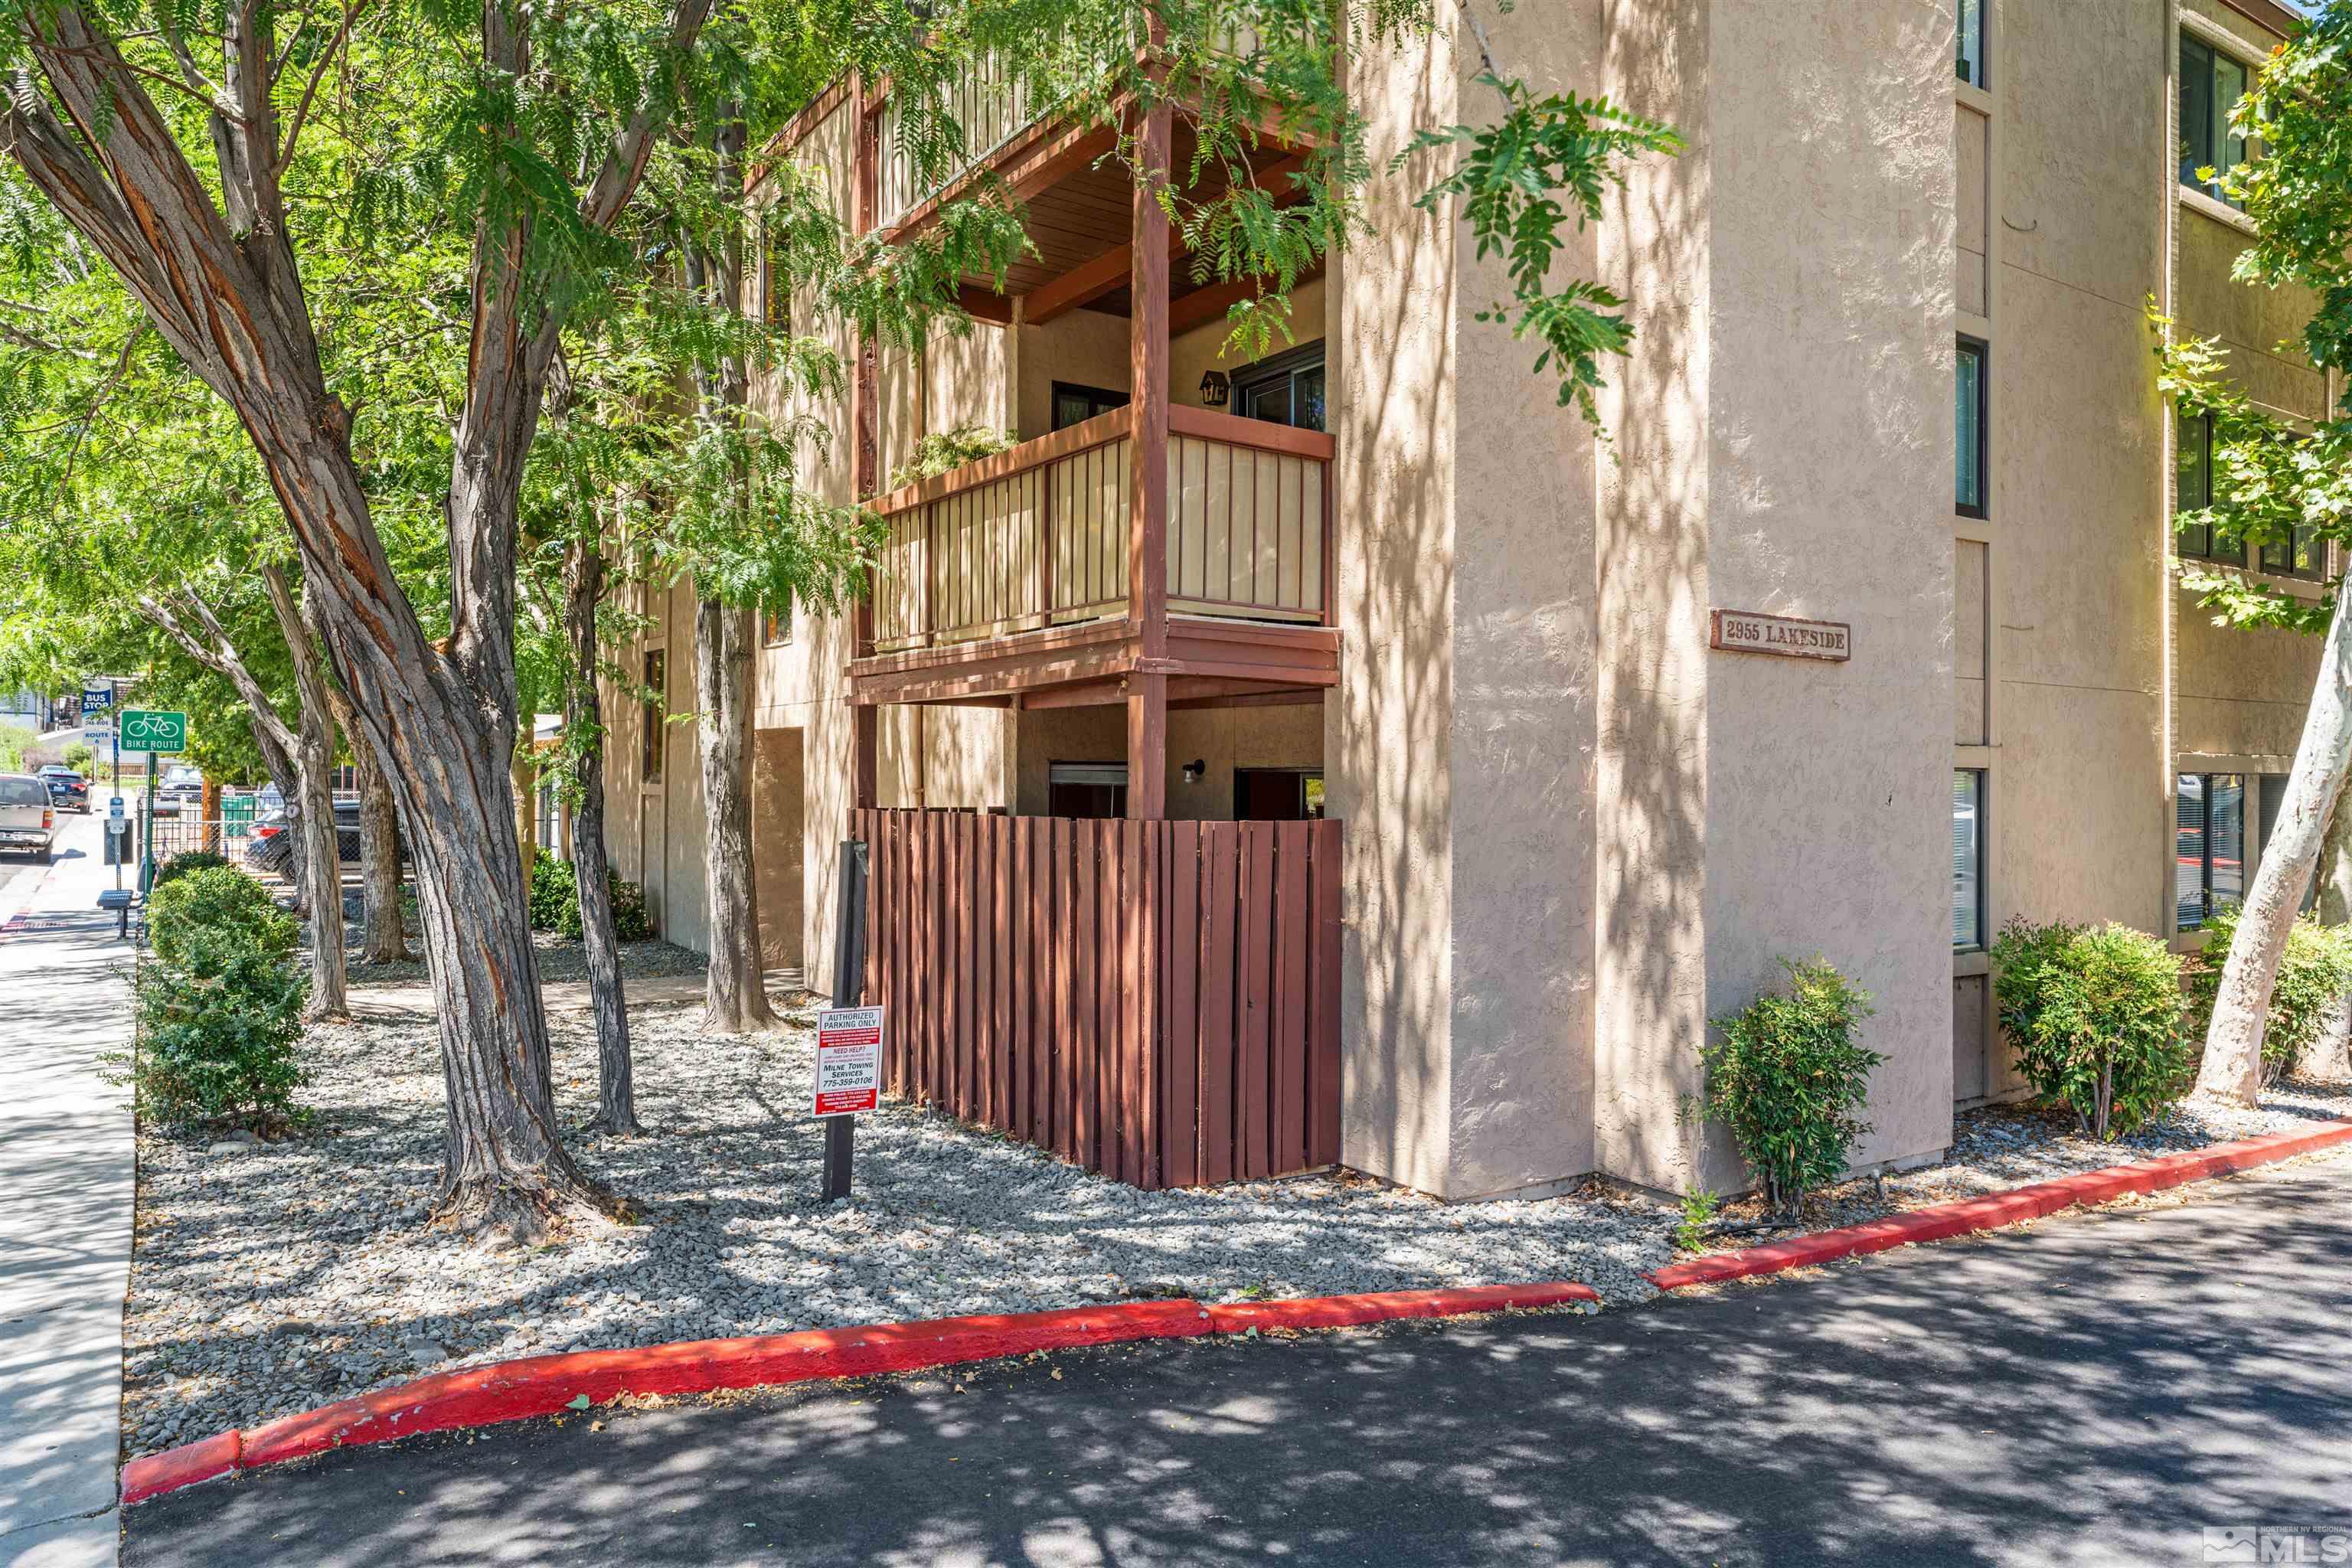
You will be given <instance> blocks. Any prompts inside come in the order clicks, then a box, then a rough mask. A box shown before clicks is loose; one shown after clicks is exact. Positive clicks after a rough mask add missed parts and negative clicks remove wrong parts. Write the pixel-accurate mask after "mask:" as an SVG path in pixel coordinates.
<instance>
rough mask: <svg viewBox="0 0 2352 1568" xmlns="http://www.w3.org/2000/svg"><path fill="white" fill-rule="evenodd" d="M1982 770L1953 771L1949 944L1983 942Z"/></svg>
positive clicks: (1980, 945) (1957, 945)
mask: <svg viewBox="0 0 2352 1568" xmlns="http://www.w3.org/2000/svg"><path fill="white" fill-rule="evenodd" d="M1984 784H1985V776H1984V770H1983V769H1981V768H1955V769H1953V770H1952V945H1953V946H1954V947H1982V946H1983V945H1984V944H1985V941H1984V793H1985V788H1984Z"/></svg>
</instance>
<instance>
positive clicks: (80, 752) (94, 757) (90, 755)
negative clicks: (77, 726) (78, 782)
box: [65, 741, 98, 778]
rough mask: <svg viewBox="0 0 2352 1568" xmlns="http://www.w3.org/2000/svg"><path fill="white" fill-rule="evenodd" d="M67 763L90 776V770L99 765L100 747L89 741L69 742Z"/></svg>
mask: <svg viewBox="0 0 2352 1568" xmlns="http://www.w3.org/2000/svg"><path fill="white" fill-rule="evenodd" d="M65 764H66V766H68V767H69V768H71V769H73V771H74V772H76V773H79V774H81V775H82V777H84V778H88V777H89V773H90V770H91V769H92V768H94V767H95V766H97V765H98V748H96V747H95V746H92V745H91V744H90V743H89V742H88V741H73V742H68V743H67V746H66V752H65Z"/></svg>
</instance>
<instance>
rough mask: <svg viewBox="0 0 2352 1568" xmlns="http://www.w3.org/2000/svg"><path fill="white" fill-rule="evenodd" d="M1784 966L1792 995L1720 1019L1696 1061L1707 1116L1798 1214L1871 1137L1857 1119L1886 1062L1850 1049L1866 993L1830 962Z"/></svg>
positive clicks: (1779, 1201) (1769, 1194)
mask: <svg viewBox="0 0 2352 1568" xmlns="http://www.w3.org/2000/svg"><path fill="white" fill-rule="evenodd" d="M1780 966H1781V967H1782V968H1783V969H1786V970H1787V971H1788V972H1789V993H1788V994H1787V995H1785V996H1783V995H1780V994H1774V993H1770V992H1768V993H1766V994H1763V995H1761V996H1759V997H1758V998H1756V1000H1755V1001H1753V1002H1751V1003H1749V1004H1748V1005H1747V1006H1746V1007H1744V1008H1742V1009H1741V1010H1740V1011H1738V1012H1737V1013H1733V1014H1730V1015H1729V1016H1726V1017H1721V1018H1717V1019H1716V1020H1715V1026H1716V1029H1717V1037H1716V1038H1714V1039H1712V1040H1709V1041H1708V1042H1707V1043H1706V1045H1704V1046H1702V1047H1700V1057H1701V1059H1702V1061H1703V1062H1704V1063H1705V1065H1706V1097H1705V1100H1704V1104H1705V1106H1706V1111H1707V1113H1708V1114H1709V1115H1712V1116H1714V1117H1717V1119H1719V1120H1720V1121H1723V1122H1724V1123H1725V1124H1726V1125H1727V1126H1728V1127H1729V1128H1730V1129H1731V1136H1732V1140H1733V1142H1737V1143H1738V1145H1739V1152H1740V1153H1741V1154H1742V1155H1743V1156H1745V1157H1746V1158H1747V1161H1748V1169H1749V1170H1751V1171H1753V1172H1754V1173H1756V1177H1757V1180H1758V1181H1759V1183H1760V1184H1761V1185H1762V1186H1763V1189H1764V1194H1765V1196H1766V1198H1767V1199H1769V1201H1770V1202H1771V1204H1772V1205H1773V1206H1774V1207H1776V1208H1778V1209H1780V1210H1781V1211H1783V1212H1785V1213H1794V1212H1796V1211H1797V1210H1798V1209H1800V1208H1801V1206H1802V1205H1803V1203H1804V1199H1805V1194H1806V1192H1807V1191H1808V1190H1809V1189H1811V1188H1813V1187H1818V1186H1822V1185H1823V1184H1827V1183H1830V1182H1833V1181H1835V1180H1837V1179H1838V1177H1840V1176H1842V1175H1843V1174H1844V1173H1845V1167H1846V1155H1847V1152H1848V1151H1849V1150H1851V1149H1852V1148H1853V1141H1854V1140H1855V1139H1857V1138H1859V1137H1861V1136H1862V1135H1863V1134H1864V1132H1867V1131H1870V1127H1869V1124H1868V1123H1867V1122H1864V1121H1862V1119H1861V1118H1860V1117H1858V1116H1856V1115H1855V1114H1854V1113H1855V1112H1856V1111H1858V1110H1861V1109H1862V1108H1863V1106H1864V1104H1866V1103H1867V1102H1868V1100H1869V1097H1870V1072H1871V1069H1872V1068H1874V1067H1876V1066H1877V1065H1878V1064H1879V1063H1881V1062H1883V1061H1885V1059H1886V1058H1885V1057H1883V1056H1881V1055H1879V1054H1878V1053H1877V1052H1876V1051H1872V1050H1866V1049H1864V1047H1861V1046H1858V1045H1856V1044H1854V1041H1853V1032H1854V1028H1855V1026H1857V1025H1859V1024H1860V1023H1861V1022H1862V1020H1863V1019H1864V1018H1867V1017H1869V1016H1870V1013H1871V1008H1870V993H1868V992H1867V991H1864V990H1862V989H1861V988H1860V987H1858V986H1856V985H1855V984H1853V982H1852V981H1849V980H1848V979H1846V977H1845V976H1844V975H1843V974H1841V973H1838V971H1837V969H1836V967H1835V966H1834V965H1832V964H1831V963H1829V962H1828V961H1827V960H1825V959H1814V960H1812V961H1811V962H1810V963H1794V962H1791V961H1790V960H1789V959H1785V958H1784V959H1782V960H1781V961H1780Z"/></svg>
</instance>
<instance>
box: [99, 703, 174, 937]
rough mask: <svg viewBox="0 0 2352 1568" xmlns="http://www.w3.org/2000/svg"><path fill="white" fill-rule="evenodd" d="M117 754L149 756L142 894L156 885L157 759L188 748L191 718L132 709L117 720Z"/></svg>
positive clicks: (159, 710)
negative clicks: (126, 753)
mask: <svg viewBox="0 0 2352 1568" xmlns="http://www.w3.org/2000/svg"><path fill="white" fill-rule="evenodd" d="M115 722H116V725H117V726H118V727H117V729H116V731H115V735H114V754H115V755H116V756H117V757H118V758H119V757H121V755H122V753H123V752H145V753H146V755H147V808H146V810H145V812H144V813H142V816H141V819H140V824H139V826H140V829H141V832H140V848H139V891H140V894H141V896H142V897H144V896H145V895H146V893H147V892H148V890H149V889H152V887H153V886H154V885H155V759H156V758H157V757H158V756H161V755H167V754H173V753H177V752H184V751H186V750H187V749H188V716H187V715H186V714H185V713H177V712H173V711H172V710H169V709H164V708H128V709H125V710H122V713H121V717H120V718H119V719H117V720H116V721H115Z"/></svg>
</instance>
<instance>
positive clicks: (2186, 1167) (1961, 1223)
mask: <svg viewBox="0 0 2352 1568" xmlns="http://www.w3.org/2000/svg"><path fill="white" fill-rule="evenodd" d="M2344 1142H2352V1121H2330V1122H2327V1123H2326V1124H2324V1125H2322V1126H2319V1127H2315V1128H2311V1129H2308V1130H2300V1131H2287V1132H2272V1133H2267V1134H2265V1135H2264V1136H2263V1137H2260V1138H2248V1139H2245V1140H2242V1142H2236V1143H2221V1144H2217V1145H2215V1146H2214V1147H2212V1148H2210V1149H2201V1150H2197V1151H2195V1152H2190V1153H2186V1154H2167V1155H2163V1156H2161V1157H2159V1158H2158V1159H2154V1160H2143V1161H2140V1162H2139V1163H2137V1164H2131V1165H2110V1166H2108V1167H2106V1168H2105V1170H2099V1171H2085V1172H2084V1173H2081V1174H2079V1175H2074V1176H2061V1177H2058V1178H2057V1179H2056V1180H2054V1181H2048V1182H2035V1183H2033V1184H2032V1185H2030V1186H2023V1187H2014V1188H2011V1190H2010V1191H2008V1192H2005V1193H1990V1194H1986V1195H1985V1196H1983V1197H1979V1198H1960V1199H1958V1200H1956V1201H1954V1202H1952V1203H1948V1204H1934V1205H1929V1206H1928V1207H1927V1208H1919V1209H1912V1210H1910V1211H1908V1212H1906V1213H1904V1214H1899V1215H1889V1216H1888V1217H1886V1218H1885V1219H1874V1220H1870V1221H1868V1222H1866V1223H1864V1224H1862V1225H1851V1226H1845V1227H1844V1228H1843V1229H1841V1230H1824V1231H1819V1232H1816V1233H1815V1234H1813V1235H1811V1236H1800V1237H1790V1239H1789V1240H1787V1241H1774V1242H1767V1243H1766V1244H1764V1245H1763V1246H1761V1247H1742V1248H1740V1249H1739V1250H1738V1251H1737V1252H1716V1253H1710V1254H1708V1255H1707V1256H1706V1257H1704V1258H1691V1259H1689V1260H1687V1261H1685V1262H1682V1263H1675V1264H1671V1265H1669V1266H1668V1267H1666V1268H1661V1269H1658V1270H1657V1271H1655V1272H1654V1273H1653V1274H1652V1275H1651V1276H1650V1282H1651V1283H1652V1284H1654V1285H1655V1286H1656V1287H1657V1288H1658V1289H1661V1290H1679V1289H1683V1288H1684V1287H1685V1286H1690V1285H1712V1284H1717V1283H1719V1282H1721V1281H1723V1280H1726V1279H1749V1278H1751V1277H1753V1276H1755V1275H1758V1274H1775V1273H1778V1272H1780V1270H1782V1269H1784V1268H1806V1267H1808V1266H1810V1265H1812V1264H1817V1263H1828V1262H1832V1261H1833V1260H1835V1259H1837V1258H1856V1257H1860V1256H1861V1255H1862V1254H1864V1253H1869V1252H1884V1251H1885V1250H1886V1249H1887V1248H1888V1247H1908V1246H1911V1245H1912V1244H1913V1243H1915V1242H1921V1241H1943V1240H1946V1239H1948V1238H1949V1237H1955V1236H1968V1235H1971V1234H1973V1233H1975V1232H1977V1231H1982V1230H1993V1229H1997V1228H1999V1227H2000V1226H2007V1225H2017V1224H2020V1223H2021V1222H2023V1221H2026V1220H2030V1219H2040V1218H2042V1216H2044V1215H2053V1214H2056V1213H2057V1212H2058V1211H2059V1210H2060V1209H2064V1208H2072V1207H2074V1205H2077V1204H2103V1203H2107V1202H2111V1201H2112V1200H2114V1199H2116V1198H2119V1197H2126V1196H2129V1195H2131V1194H2137V1193H2158V1192H2162V1191H2164V1190H2165V1189H2166V1188H2168V1187H2177V1186H2179V1185H2181V1184H2184V1183H2187V1182H2201V1181H2205V1180H2208V1179H2209V1178H2210V1177H2214V1176H2226V1175H2228V1174H2230V1173H2231V1172H2233V1171H2245V1170H2252V1168H2254V1167H2255V1166H2257V1165H2269V1164H2275V1163H2277V1162H2279V1161H2281V1160H2292V1159H2294V1157H2296V1156H2297V1155H2299V1154H2309V1153H2313V1152H2317V1151H2318V1150H2321V1149H2326V1148H2330V1147H2332V1146H2334V1145H2336V1144H2338V1143H2344Z"/></svg>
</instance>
